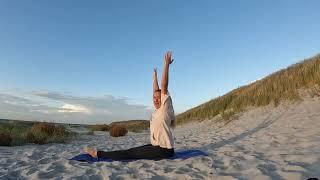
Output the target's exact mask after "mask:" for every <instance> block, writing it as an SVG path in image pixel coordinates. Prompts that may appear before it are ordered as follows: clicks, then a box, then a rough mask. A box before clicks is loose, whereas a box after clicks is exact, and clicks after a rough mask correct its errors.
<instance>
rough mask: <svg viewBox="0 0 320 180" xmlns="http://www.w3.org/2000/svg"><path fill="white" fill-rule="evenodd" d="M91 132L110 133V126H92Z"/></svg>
mask: <svg viewBox="0 0 320 180" xmlns="http://www.w3.org/2000/svg"><path fill="white" fill-rule="evenodd" d="M89 129H90V131H109V129H110V126H108V125H107V124H100V125H93V126H90V128H89Z"/></svg>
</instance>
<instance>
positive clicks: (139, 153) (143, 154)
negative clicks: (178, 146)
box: [97, 144, 174, 160]
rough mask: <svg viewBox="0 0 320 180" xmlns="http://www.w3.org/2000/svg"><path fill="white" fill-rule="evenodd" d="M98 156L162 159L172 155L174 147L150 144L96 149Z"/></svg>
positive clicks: (115, 158)
mask: <svg viewBox="0 0 320 180" xmlns="http://www.w3.org/2000/svg"><path fill="white" fill-rule="evenodd" d="M97 155H98V158H107V159H112V160H126V159H163V158H168V157H172V156H173V155H174V149H167V148H162V147H160V146H153V145H151V144H147V145H143V146H139V147H134V148H130V149H127V150H119V151H109V152H105V151H98V152H97Z"/></svg>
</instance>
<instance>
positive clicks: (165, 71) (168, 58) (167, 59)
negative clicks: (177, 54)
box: [161, 51, 173, 94]
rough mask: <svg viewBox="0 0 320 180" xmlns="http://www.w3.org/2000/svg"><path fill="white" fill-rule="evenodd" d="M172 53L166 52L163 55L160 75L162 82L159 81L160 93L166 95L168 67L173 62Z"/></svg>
mask: <svg viewBox="0 0 320 180" xmlns="http://www.w3.org/2000/svg"><path fill="white" fill-rule="evenodd" d="M171 56H172V52H171V51H168V52H166V54H165V55H164V69H163V73H162V80H161V92H162V93H163V94H167V93H168V84H169V66H170V64H171V63H172V62H173V59H171Z"/></svg>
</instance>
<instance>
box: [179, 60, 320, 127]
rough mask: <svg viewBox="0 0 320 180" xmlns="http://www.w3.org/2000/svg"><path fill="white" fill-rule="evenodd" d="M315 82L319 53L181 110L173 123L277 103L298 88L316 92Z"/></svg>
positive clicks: (291, 97) (319, 72)
mask: <svg viewBox="0 0 320 180" xmlns="http://www.w3.org/2000/svg"><path fill="white" fill-rule="evenodd" d="M319 85H320V55H317V56H314V57H312V58H309V59H306V60H304V61H302V62H300V63H297V64H294V65H292V66H289V67H288V68H286V69H283V70H280V71H278V72H275V73H273V74H271V75H269V76H267V77H265V78H263V79H261V80H258V81H256V82H254V83H251V84H249V85H246V86H243V87H239V88H237V89H234V90H233V91H231V92H229V93H227V94H225V95H223V96H220V97H217V98H215V99H213V100H210V101H209V102H206V103H204V104H202V105H199V106H197V107H194V108H192V109H190V110H188V111H186V112H184V113H181V114H179V115H177V124H183V123H186V122H188V121H197V120H205V119H211V118H214V117H216V116H221V119H224V120H230V119H231V118H233V117H234V115H235V114H237V113H239V112H242V111H244V110H246V109H247V108H249V107H259V106H266V105H269V104H274V105H275V106H277V105H279V103H280V102H281V101H283V100H289V101H291V100H299V99H301V97H300V94H299V90H301V89H309V90H312V93H313V95H320V93H319V87H320V86H319Z"/></svg>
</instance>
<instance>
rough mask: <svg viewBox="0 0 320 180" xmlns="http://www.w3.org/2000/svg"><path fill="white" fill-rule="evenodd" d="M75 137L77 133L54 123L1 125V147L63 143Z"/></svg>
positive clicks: (16, 122) (10, 123) (17, 122)
mask: <svg viewBox="0 0 320 180" xmlns="http://www.w3.org/2000/svg"><path fill="white" fill-rule="evenodd" d="M73 135H75V133H72V132H69V131H67V130H66V129H65V128H64V127H63V126H59V125H55V124H53V123H46V122H38V123H36V122H23V123H20V121H14V122H9V123H0V146H17V145H23V144H27V143H35V144H46V143H61V142H66V141H67V140H68V139H69V138H70V137H71V136H73Z"/></svg>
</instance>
